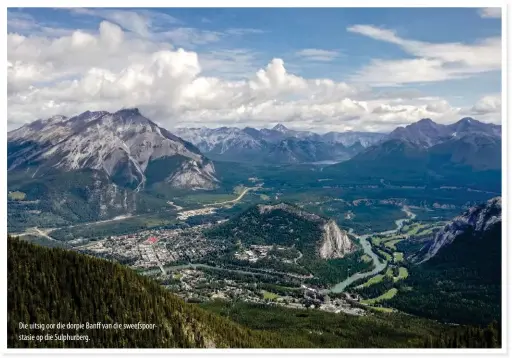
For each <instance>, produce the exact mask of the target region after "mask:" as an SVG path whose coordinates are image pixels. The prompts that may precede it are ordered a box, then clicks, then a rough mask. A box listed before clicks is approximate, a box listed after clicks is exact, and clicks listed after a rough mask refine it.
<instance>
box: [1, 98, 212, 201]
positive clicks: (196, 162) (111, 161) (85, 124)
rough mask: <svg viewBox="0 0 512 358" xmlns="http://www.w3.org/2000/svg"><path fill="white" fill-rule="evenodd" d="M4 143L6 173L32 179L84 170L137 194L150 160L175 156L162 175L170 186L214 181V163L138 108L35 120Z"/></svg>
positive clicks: (198, 185) (199, 185) (203, 185)
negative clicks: (53, 172) (25, 173)
mask: <svg viewBox="0 0 512 358" xmlns="http://www.w3.org/2000/svg"><path fill="white" fill-rule="evenodd" d="M8 142H9V153H8V170H9V171H13V170H27V171H30V172H31V174H32V177H36V176H38V175H43V174H44V173H45V172H47V171H48V170H52V169H56V170H63V171H72V170H79V169H85V168H87V169H93V170H99V171H103V172H105V173H106V174H107V175H108V176H109V177H110V178H111V179H112V180H113V181H115V182H116V183H117V184H120V185H124V186H127V187H131V188H133V189H135V190H137V191H138V190H140V189H141V188H143V187H144V185H145V183H146V182H147V181H148V177H147V169H148V167H149V166H151V164H152V163H153V162H155V161H159V160H160V161H161V160H163V159H166V158H175V159H176V161H175V163H174V165H173V166H171V167H169V168H167V169H169V170H168V172H167V173H166V175H165V177H164V181H165V182H166V183H168V185H170V186H171V187H175V188H182V189H211V188H214V187H215V186H216V185H217V182H218V180H217V178H216V177H215V168H214V166H213V163H212V162H211V161H209V160H208V159H207V158H205V157H204V156H203V155H202V154H201V152H200V151H199V150H198V149H197V148H196V147H194V146H193V145H192V144H190V143H188V142H186V141H184V140H182V139H181V138H179V137H177V136H175V135H173V134H171V133H170V132H169V131H167V130H166V129H164V128H161V127H159V126H158V125H156V124H155V123H154V122H152V121H151V120H149V119H147V118H146V117H144V116H143V115H142V114H141V113H140V112H139V110H138V109H137V108H133V109H122V110H120V111H117V112H115V113H109V112H105V111H100V112H89V111H87V112H84V113H82V114H80V115H78V116H74V117H71V118H67V117H64V116H54V117H51V118H49V119H46V120H37V121H35V122H32V123H30V124H27V125H25V126H23V127H21V128H19V129H16V130H14V131H11V132H9V133H8Z"/></svg>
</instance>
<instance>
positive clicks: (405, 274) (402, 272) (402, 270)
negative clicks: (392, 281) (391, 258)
mask: <svg viewBox="0 0 512 358" xmlns="http://www.w3.org/2000/svg"><path fill="white" fill-rule="evenodd" d="M407 277H409V271H407V269H406V268H405V267H399V268H398V277H397V278H396V281H398V280H403V279H406V278H407Z"/></svg>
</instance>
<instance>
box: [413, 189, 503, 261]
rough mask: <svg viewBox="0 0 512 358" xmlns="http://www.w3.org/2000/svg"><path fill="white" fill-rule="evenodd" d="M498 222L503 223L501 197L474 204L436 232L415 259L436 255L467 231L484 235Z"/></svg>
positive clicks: (420, 259) (426, 258)
mask: <svg viewBox="0 0 512 358" xmlns="http://www.w3.org/2000/svg"><path fill="white" fill-rule="evenodd" d="M498 223H501V197H496V198H493V199H490V200H488V201H487V202H486V203H484V204H481V205H478V206H473V207H471V208H469V209H468V210H467V211H466V212H464V213H463V214H462V215H460V216H457V217H455V218H454V219H453V220H451V221H450V222H449V223H448V224H446V225H445V226H444V227H443V228H442V229H441V230H439V231H438V232H437V233H436V235H435V236H434V237H433V239H432V240H430V241H429V242H428V244H427V245H426V246H425V247H423V249H422V250H421V251H420V253H419V254H418V255H417V257H416V259H415V260H416V261H419V262H420V263H423V262H426V261H428V260H430V259H431V258H433V257H435V255H436V254H437V253H438V252H439V250H441V249H442V248H443V247H446V246H447V245H450V244H451V243H453V241H454V240H456V239H457V237H458V236H460V235H462V234H464V233H467V232H471V233H472V235H474V236H484V234H485V232H487V231H489V230H491V229H492V228H493V227H494V226H495V225H497V224H498Z"/></svg>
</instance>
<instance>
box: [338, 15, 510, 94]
mask: <svg viewBox="0 0 512 358" xmlns="http://www.w3.org/2000/svg"><path fill="white" fill-rule="evenodd" d="M347 31H349V32H353V33H357V34H361V35H364V36H367V37H370V38H373V39H375V40H379V41H385V42H389V43H392V44H395V45H398V46H399V47H401V48H402V49H403V50H404V51H406V52H407V53H408V54H410V55H412V56H414V57H415V58H413V59H400V60H382V59H374V60H372V61H371V62H370V64H369V65H367V66H365V67H363V68H362V69H361V70H360V71H359V72H358V73H357V74H356V75H354V76H353V77H352V79H353V80H354V81H361V82H367V83H371V84H373V85H375V86H393V85H401V84H406V83H418V82H438V81H444V80H448V79H457V78H467V77H470V76H472V75H475V74H478V73H484V72H490V71H499V70H501V39H500V38H499V37H490V38H486V39H484V40H481V41H478V42H476V43H474V44H462V43H429V42H424V41H416V40H409V39H405V38H402V37H399V36H398V35H397V34H396V33H395V32H394V31H392V30H389V29H381V28H378V27H375V26H371V25H354V26H350V27H348V28H347Z"/></svg>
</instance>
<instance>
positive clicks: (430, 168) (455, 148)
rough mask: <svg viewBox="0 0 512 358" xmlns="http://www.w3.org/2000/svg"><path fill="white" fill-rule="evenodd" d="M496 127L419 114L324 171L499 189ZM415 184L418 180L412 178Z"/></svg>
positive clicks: (407, 181) (499, 134) (352, 175)
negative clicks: (444, 122) (418, 117)
mask: <svg viewBox="0 0 512 358" xmlns="http://www.w3.org/2000/svg"><path fill="white" fill-rule="evenodd" d="M501 151H502V146H501V126H497V125H494V124H487V123H482V122H479V121H476V120H474V119H468V118H464V119H462V120H460V121H458V122H456V123H453V124H450V125H442V124H437V123H435V122H433V121H432V120H430V119H422V120H420V121H418V122H416V123H413V124H410V125H408V126H406V127H405V128H403V127H399V128H397V129H395V130H394V131H393V132H391V133H390V134H389V135H388V136H387V137H385V138H384V139H382V140H381V141H380V142H378V143H376V144H374V145H372V146H370V147H368V148H366V149H364V150H363V151H361V152H359V153H358V154H356V155H355V156H353V157H352V158H350V159H349V160H347V161H345V162H343V163H339V164H336V165H332V166H330V167H328V168H325V170H324V173H329V174H331V175H334V176H337V175H338V176H339V175H344V176H351V177H352V178H354V179H356V178H363V177H364V178H365V179H373V180H374V181H375V180H381V179H385V180H392V181H399V182H402V183H413V182H414V183H416V182H418V181H421V182H422V183H421V184H423V185H424V184H426V183H430V182H432V183H437V184H440V185H454V186H463V185H467V186H475V187H479V188H482V189H486V190H491V191H495V192H499V191H500V189H499V188H501ZM418 184H419V183H418Z"/></svg>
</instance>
